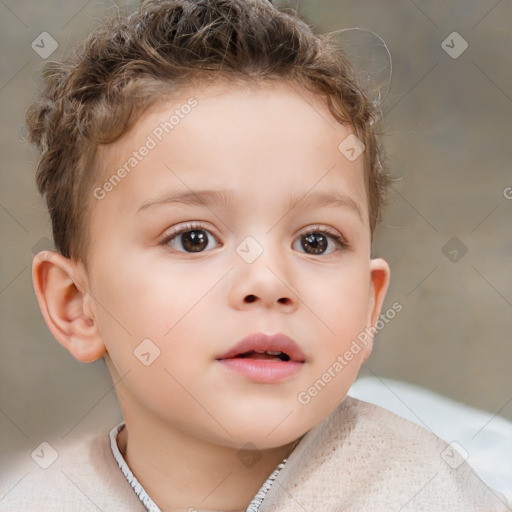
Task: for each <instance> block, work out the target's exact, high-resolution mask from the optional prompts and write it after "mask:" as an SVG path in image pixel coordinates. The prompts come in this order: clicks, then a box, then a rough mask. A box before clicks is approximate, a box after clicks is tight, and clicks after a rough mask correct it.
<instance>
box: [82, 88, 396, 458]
mask: <svg viewBox="0 0 512 512" xmlns="http://www.w3.org/2000/svg"><path fill="white" fill-rule="evenodd" d="M296 91H297V92H296ZM192 96H193V97H194V98H195V100H196V101H197V105H195V104H194V105H195V106H193V107H191V108H186V107H182V106H183V105H185V104H186V103H187V100H189V99H190V98H191V97H192ZM192 103H193V102H192ZM192 103H190V104H192ZM176 110H178V111H179V112H178V113H176V112H175V111H176ZM187 112H188V114H187ZM173 114H175V117H174V119H173V120H172V121H171V122H172V124H173V128H172V131H169V133H168V134H166V133H165V131H163V132H162V125H161V123H163V122H166V121H169V119H170V118H171V116H172V115H173ZM177 119H179V121H177ZM159 126H160V130H158V129H157V128H158V127H159ZM351 133H352V131H351V129H350V128H348V127H344V126H341V125H339V124H337V123H336V122H335V120H334V119H333V118H332V117H331V116H330V114H329V113H328V110H327V109H326V108H325V107H324V106H322V105H321V104H320V103H319V102H318V101H317V100H316V99H315V98H314V97H313V96H311V95H309V94H308V93H306V92H304V91H300V94H299V93H298V88H294V89H292V88H290V87H288V86H286V85H283V84H279V85H274V86H264V87H259V88H257V89H256V88H254V89H249V88H246V89H242V88H240V89H235V90H228V89H227V88H226V87H225V88H221V87H220V86H215V87H210V88H208V89H204V90H202V91H201V90H194V91H188V92H187V93H184V94H183V95H181V96H180V97H179V98H178V99H176V100H173V101H172V102H171V103H166V104H160V105H159V106H158V108H153V109H152V110H151V111H149V112H147V113H146V114H145V115H144V116H143V117H142V118H141V119H140V120H139V121H138V122H137V123H136V125H135V128H134V130H133V131H132V132H130V133H129V134H128V136H126V137H124V138H123V139H122V140H120V141H118V142H116V143H114V144H112V145H110V146H107V147H105V148H103V149H102V151H101V152H100V155H99V158H100V162H102V167H103V175H104V178H103V181H102V182H100V183H98V184H97V185H98V186H99V187H102V186H103V184H104V182H105V180H107V179H109V178H110V177H111V176H112V175H113V174H116V173H117V170H118V169H119V168H121V167H122V166H123V165H124V164H125V163H126V162H128V161H129V158H130V157H133V156H134V155H133V153H134V151H136V152H137V154H138V156H137V155H135V158H136V159H137V163H136V164H135V161H134V160H132V161H131V165H130V166H128V167H127V168H129V169H130V172H129V173H127V174H126V176H125V177H123V179H122V180H121V181H120V182H119V183H118V184H116V186H115V187H111V188H112V190H109V191H108V192H106V193H105V194H103V192H98V190H96V195H97V196H98V197H102V198H101V199H97V198H95V199H93V200H92V201H93V218H92V221H91V222H92V224H91V228H92V229H91V234H92V236H91V240H92V246H91V247H90V261H91V264H90V268H89V274H88V275H86V274H84V276H85V279H86V283H87V284H86V286H87V290H88V291H89V292H90V293H91V295H92V297H94V299H92V298H91V296H89V295H88V293H84V301H85V302H84V305H85V309H86V310H87V311H88V312H89V313H90V316H91V317H92V318H93V321H94V325H95V326H96V328H97V329H98V334H99V335H100V336H101V339H102V340H103V342H104V344H105V347H106V350H107V351H108V353H109V356H110V358H111V359H112V361H113V365H114V367H115V370H114V371H117V372H118V374H119V375H115V376H114V380H115V381H117V380H118V379H119V378H120V377H122V381H121V382H120V383H119V384H118V385H117V390H118V393H119V396H120V400H121V406H122V407H123V412H124V414H125V417H128V416H129V415H132V416H133V417H134V418H135V417H136V418H137V421H139V422H142V421H145V420H144V419H143V418H145V419H147V421H148V424H149V423H150V422H155V421H156V422H159V423H160V424H162V423H161V422H164V424H168V425H172V426H174V427H175V428H177V429H179V430H181V431H183V432H186V433H188V434H191V435H194V436H197V437H199V438H201V439H205V440H209V441H213V442H216V443H218V444H222V445H226V446H233V447H240V446H241V445H244V444H245V443H247V442H248V441H250V442H252V443H254V444H255V445H256V446H258V447H259V448H270V447H276V446H282V445H284V444H286V443H289V442H291V441H293V440H294V439H297V438H298V437H299V436H300V435H302V434H303V433H305V432H306V431H307V430H309V429H310V428H311V427H312V426H314V425H315V424H316V423H318V422H319V421H320V420H321V419H323V418H324V417H325V416H326V415H327V414H328V413H329V412H331V411H332V409H333V408H334V407H335V406H336V405H337V404H338V403H339V401H340V400H341V399H342V398H343V397H344V396H345V395H346V393H347V391H348V389H349V387H350V386H351V384H352V383H353V381H354V379H355V377H356V375H357V372H358V370H359V368H360V365H361V364H362V362H363V361H364V359H365V358H366V357H367V356H368V355H369V353H370V351H371V342H370V343H368V345H367V346H366V347H363V349H362V350H361V351H360V352H359V353H357V354H354V355H353V359H352V360H351V361H350V363H349V364H347V365H346V366H344V367H343V369H342V370H341V371H338V372H336V373H335V377H333V378H331V379H330V382H327V383H326V385H325V386H324V388H323V389H322V390H321V391H320V392H318V393H317V394H316V396H310V395H308V396H310V398H311V399H310V400H309V401H308V403H307V404H305V403H304V402H305V400H304V399H302V401H301V400H300V399H299V396H302V397H304V392H306V393H307V392H308V389H310V388H311V386H313V385H314V384H315V382H317V381H318V380H319V379H322V375H323V374H325V372H328V370H329V369H331V374H332V373H333V370H332V368H333V365H334V363H335V362H336V361H337V360H338V359H337V358H338V356H342V355H343V354H344V353H345V352H346V350H348V349H349V347H350V345H351V342H352V341H353V340H354V339H356V338H357V336H358V334H360V333H361V332H362V331H364V329H365V327H368V326H369V325H371V324H372V322H374V321H375V320H376V319H377V317H378V314H379V310H380V306H381V303H382V300H383V297H384V294H385V290H386V287H387V282H388V267H387V265H386V263H385V262H384V261H383V260H370V232H369V220H368V203H367V197H366V193H365V187H364V182H363V165H364V164H363V157H362V156H361V157H360V158H357V159H356V160H354V161H349V160H348V159H347V158H346V157H345V156H344V155H343V154H342V153H341V152H340V151H339V149H338V146H339V144H340V143H341V142H342V141H343V140H344V139H345V138H346V137H347V136H348V135H349V134H351ZM148 136H149V137H150V138H149V139H148ZM159 138H161V139H162V140H159ZM150 139H151V140H152V141H153V142H154V143H156V146H155V147H152V146H153V145H154V144H153V143H152V142H151V141H150ZM143 146H146V147H148V148H149V149H148V151H144V150H142V151H141V150H140V148H141V147H143ZM142 153H145V154H146V153H147V154H146V156H142ZM139 160H140V161H139ZM121 174H122V173H121ZM116 183H117V182H116ZM108 188H109V187H108V186H107V187H103V190H105V189H108ZM204 190H208V191H217V192H218V191H224V192H225V193H226V194H227V195H228V196H229V198H230V200H229V201H226V202H221V201H216V200H215V198H214V196H213V194H211V195H209V196H204V199H205V201H204V204H197V199H199V198H200V196H201V194H202V193H201V191H204ZM172 194H187V198H186V200H185V201H182V202H171V201H170V200H169V201H167V200H166V198H169V197H170V196H171V195H172ZM196 194H197V195H196ZM320 194H322V195H324V194H325V195H327V194H329V195H334V194H337V195H338V196H339V197H341V198H342V200H341V201H340V202H339V203H337V204H336V205H334V204H333V203H332V202H329V203H327V202H325V199H323V198H321V197H320ZM317 195H318V198H317V199H316V200H315V201H313V198H316V197H317ZM309 197H310V198H311V203H310V204H309V206H305V205H301V204H299V205H297V206H295V207H293V208H292V207H291V206H290V200H291V198H294V199H297V198H300V199H305V198H309ZM210 199H212V201H211V202H210ZM187 201H190V204H187ZM148 204H149V206H148ZM189 224H192V227H188V228H187V229H188V233H187V232H185V233H184V234H182V235H176V236H175V237H174V238H173V239H172V240H169V239H168V238H169V237H168V235H170V234H171V233H172V232H173V230H178V229H181V228H183V227H185V226H187V225H189ZM191 230H196V231H193V232H192V233H191V232H190V231H191ZM311 231H312V232H313V233H316V237H315V235H310V236H304V235H305V234H306V233H308V232H309V233H310V232H311ZM324 231H327V232H328V233H332V235H334V236H336V235H342V236H343V237H344V239H345V240H346V243H347V247H343V246H341V245H338V243H337V242H336V241H335V239H334V238H332V237H331V236H330V235H324V237H322V236H321V235H322V232H324ZM194 236H195V238H194ZM325 236H327V238H325ZM165 239H167V241H165ZM315 244H316V251H317V252H316V253H315ZM260 252H261V254H260ZM253 258H255V259H254V261H252V259H253ZM257 332H259V333H266V334H275V333H282V334H285V335H286V336H288V337H290V338H292V339H293V340H295V342H296V343H297V345H298V346H299V347H300V349H301V350H302V352H303V354H304V356H305V361H304V362H303V363H298V364H297V363H295V367H297V368H298V369H296V371H295V372H291V373H290V375H288V376H287V377H283V378H282V379H281V380H277V381H272V379H271V378H270V377H269V376H268V375H267V374H266V373H264V372H263V374H262V377H261V380H263V381H264V382H261V381H259V380H258V379H257V378H256V377H249V376H247V375H246V374H243V373H240V372H238V371H236V370H233V369H232V368H231V367H230V366H229V365H227V364H225V362H221V361H220V360H218V358H219V357H220V356H221V355H222V354H224V353H226V352H227V351H229V350H230V349H231V348H232V347H233V346H234V345H235V344H236V343H237V342H239V341H240V340H242V339H243V338H244V337H246V336H248V335H249V334H252V333H257ZM146 339H149V340H151V342H148V341H146V342H145V345H142V346H141V348H138V347H139V345H140V344H141V342H142V341H143V340H146ZM153 344H154V345H153ZM155 346H156V347H158V350H159V351H160V354H159V356H158V357H157V358H156V359H155V360H154V361H153V362H152V363H151V364H150V365H148V366H146V365H145V364H143V362H141V361H140V360H139V358H138V357H136V355H135V354H134V352H135V353H136V354H138V355H139V357H140V358H141V359H142V360H143V361H145V362H146V363H147V362H149V361H148V360H151V359H152V358H153V357H154V356H155V354H156V349H155V348H154V347H155ZM141 352H146V353H149V354H150V355H149V356H148V355H145V356H140V354H141ZM258 357H264V356H258ZM239 361H241V359H239ZM250 364H253V363H248V362H247V360H245V361H244V360H242V365H246V366H247V365H250ZM254 364H255V365H256V366H257V365H259V364H262V365H263V364H268V363H258V362H256V363H254ZM277 364H281V365H286V364H287V363H285V362H282V363H277ZM338 368H339V367H338ZM331 377H332V375H331ZM301 393H302V395H301Z"/></svg>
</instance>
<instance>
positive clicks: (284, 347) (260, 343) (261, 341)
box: [216, 332, 306, 363]
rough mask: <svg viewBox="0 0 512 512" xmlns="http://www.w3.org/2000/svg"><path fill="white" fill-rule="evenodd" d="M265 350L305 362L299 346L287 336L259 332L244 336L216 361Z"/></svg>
mask: <svg viewBox="0 0 512 512" xmlns="http://www.w3.org/2000/svg"><path fill="white" fill-rule="evenodd" d="M267 350H271V351H275V352H278V351H279V352H284V353H285V354H287V355H288V357H289V358H290V360H291V361H297V362H301V363H303V362H304V361H305V360H306V356H305V355H304V352H302V350H301V348H300V347H299V345H297V343H296V342H295V341H294V340H292V339H291V338H289V337H288V336H286V335H284V334H280V333H278V334H273V335H271V336H269V335H267V334H263V333H259V332H256V333H253V334H250V335H249V336H246V337H245V338H243V339H242V340H240V341H239V342H238V343H237V344H236V345H234V346H233V347H232V348H231V349H229V350H228V351H227V352H225V353H224V354H222V355H220V356H218V357H217V358H216V359H231V358H233V357H236V356H238V355H240V354H244V353H246V352H251V351H255V352H256V351H259V352H265V351H267Z"/></svg>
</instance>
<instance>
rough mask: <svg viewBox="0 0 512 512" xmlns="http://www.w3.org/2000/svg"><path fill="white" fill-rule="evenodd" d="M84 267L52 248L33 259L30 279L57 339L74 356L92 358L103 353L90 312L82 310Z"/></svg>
mask: <svg viewBox="0 0 512 512" xmlns="http://www.w3.org/2000/svg"><path fill="white" fill-rule="evenodd" d="M82 274H83V270H81V269H79V268H77V266H76V265H75V264H73V262H72V261H71V260H70V259H68V258H66V257H64V256H62V255H61V254H59V253H55V252H53V251H42V252H40V253H38V254H36V256H35V257H34V259H33V262H32V282H33V285H34V291H35V294H36V297H37V301H38V303H39V308H40V309H41V313H42V315H43V318H44V320H45V322H46V325H47V326H48V329H49V330H50V331H51V333H52V334H53V336H54V337H55V338H56V339H57V341H58V342H59V343H60V344H61V345H62V346H63V347H64V348H66V349H67V350H68V351H69V352H70V353H71V354H72V355H73V356H74V357H75V358H76V359H78V360H79V361H82V362H84V363H86V362H91V361H95V360H96V359H99V358H100V357H102V356H103V355H104V354H105V352H106V347H105V344H104V343H103V340H102V338H101V336H100V334H99V332H98V329H97V322H95V320H94V318H93V316H94V313H93V312H89V311H85V308H84V294H87V293H88V292H87V290H86V289H85V286H84V281H85V280H84V276H83V275H82Z"/></svg>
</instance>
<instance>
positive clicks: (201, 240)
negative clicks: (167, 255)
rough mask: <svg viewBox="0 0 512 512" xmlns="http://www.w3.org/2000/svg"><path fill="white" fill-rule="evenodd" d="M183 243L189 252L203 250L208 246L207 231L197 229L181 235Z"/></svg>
mask: <svg viewBox="0 0 512 512" xmlns="http://www.w3.org/2000/svg"><path fill="white" fill-rule="evenodd" d="M180 237H181V243H182V245H183V247H184V248H185V249H186V250H187V251H188V252H201V251H204V249H206V247H207V246H208V235H207V234H206V231H202V230H198V229H195V230H194V231H186V232H185V233H182V234H181V235H180Z"/></svg>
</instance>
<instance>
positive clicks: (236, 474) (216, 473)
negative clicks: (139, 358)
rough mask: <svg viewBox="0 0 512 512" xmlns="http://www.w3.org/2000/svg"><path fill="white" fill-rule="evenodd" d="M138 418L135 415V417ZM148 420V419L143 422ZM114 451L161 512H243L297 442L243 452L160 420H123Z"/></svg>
mask: <svg viewBox="0 0 512 512" xmlns="http://www.w3.org/2000/svg"><path fill="white" fill-rule="evenodd" d="M139 417H140V416H139ZM145 420H147V418H146V419H145ZM125 422H126V428H125V429H123V430H122V431H121V432H120V433H119V436H118V446H119V450H120V452H121V453H122V455H123V457H124V458H125V460H126V462H127V464H128V466H129V467H130V469H131V471H132V473H133V474H134V475H135V477H136V478H137V480H138V481H139V482H140V483H141V485H142V486H143V487H144V489H145V490H146V492H147V493H148V494H149V496H151V498H152V499H153V501H154V502H155V503H156V504H157V505H158V507H159V508H160V509H161V510H163V511H165V512H178V511H180V512H182V511H183V512H185V511H187V510H196V511H197V512H203V511H215V510H222V511H225V512H227V511H229V512H235V511H236V512H238V511H242V512H243V511H245V510H246V508H247V506H248V505H249V503H250V502H251V500H252V499H253V497H254V496H255V494H256V493H257V492H258V490H259V489H260V487H261V486H262V485H263V483H264V482H265V480H266V479H267V478H268V477H269V475H270V474H271V473H272V472H273V471H274V470H275V469H276V467H277V465H278V464H279V463H280V462H281V461H282V460H283V459H284V458H285V457H287V456H288V455H289V454H290V453H291V452H292V451H293V448H294V447H295V446H296V444H297V443H298V440H297V441H294V442H293V443H290V444H289V445H286V446H282V447H278V448H275V449H267V450H262V451H260V450H254V451H251V450H244V451H243V456H242V453H241V451H240V450H239V449H236V448H230V447H226V446H220V445H217V444H213V443H210V442H208V441H205V440H202V439H198V438H197V437H193V436H190V435H188V434H187V433H184V432H183V431H180V430H177V429H175V428H173V427H172V426H170V425H168V424H163V423H161V422H159V421H152V422H149V423H147V422H144V423H143V422H141V421H140V420H138V419H137V418H136V417H135V416H132V417H126V416H125Z"/></svg>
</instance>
